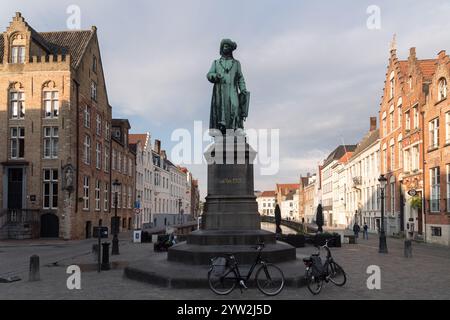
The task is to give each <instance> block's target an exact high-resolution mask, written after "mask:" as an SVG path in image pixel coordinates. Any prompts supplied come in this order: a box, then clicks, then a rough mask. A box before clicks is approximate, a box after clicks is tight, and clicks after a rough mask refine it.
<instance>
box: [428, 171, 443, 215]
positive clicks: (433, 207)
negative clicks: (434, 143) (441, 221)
mask: <svg viewBox="0 0 450 320" xmlns="http://www.w3.org/2000/svg"><path fill="white" fill-rule="evenodd" d="M440 180H441V179H440V172H439V167H436V168H433V169H430V190H431V196H430V211H431V212H439V211H440V205H439V199H440V198H441V186H440V183H441V181H440Z"/></svg>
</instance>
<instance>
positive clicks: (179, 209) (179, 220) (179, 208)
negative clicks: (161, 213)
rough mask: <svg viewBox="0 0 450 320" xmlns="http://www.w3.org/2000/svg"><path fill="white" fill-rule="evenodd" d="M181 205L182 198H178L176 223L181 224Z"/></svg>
mask: <svg viewBox="0 0 450 320" xmlns="http://www.w3.org/2000/svg"><path fill="white" fill-rule="evenodd" d="M182 205H183V202H182V199H181V198H179V199H178V224H181V206H182Z"/></svg>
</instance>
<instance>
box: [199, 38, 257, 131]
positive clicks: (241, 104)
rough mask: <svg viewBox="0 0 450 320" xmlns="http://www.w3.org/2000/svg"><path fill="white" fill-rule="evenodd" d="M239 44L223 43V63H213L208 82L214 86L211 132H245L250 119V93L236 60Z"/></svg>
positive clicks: (221, 61)
mask: <svg viewBox="0 0 450 320" xmlns="http://www.w3.org/2000/svg"><path fill="white" fill-rule="evenodd" d="M236 48H237V44H236V43H235V42H233V41H231V40H230V39H224V40H222V42H221V43H220V55H221V57H220V59H218V60H215V61H214V62H213V63H212V66H211V69H210V70H209V72H208V74H207V78H208V80H209V81H210V82H211V83H214V89H213V95H212V101H211V116H210V123H209V128H210V129H216V130H220V132H221V133H222V134H225V132H226V130H239V129H242V130H243V129H244V121H245V119H246V118H247V116H248V106H249V100H250V93H249V92H248V91H247V89H246V87H245V80H244V76H243V74H242V69H241V64H240V62H239V61H238V60H236V59H234V57H233V51H234V50H236Z"/></svg>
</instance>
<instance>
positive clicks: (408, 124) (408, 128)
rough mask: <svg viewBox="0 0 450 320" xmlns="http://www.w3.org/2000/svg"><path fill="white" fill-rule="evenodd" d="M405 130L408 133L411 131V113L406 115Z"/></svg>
mask: <svg viewBox="0 0 450 320" xmlns="http://www.w3.org/2000/svg"><path fill="white" fill-rule="evenodd" d="M405 130H406V131H409V130H411V115H410V113H409V111H408V112H406V114H405Z"/></svg>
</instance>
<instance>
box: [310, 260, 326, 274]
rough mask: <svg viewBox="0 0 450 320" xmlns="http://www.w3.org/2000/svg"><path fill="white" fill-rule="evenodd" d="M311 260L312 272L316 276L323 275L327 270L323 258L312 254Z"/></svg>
mask: <svg viewBox="0 0 450 320" xmlns="http://www.w3.org/2000/svg"><path fill="white" fill-rule="evenodd" d="M311 261H312V273H313V275H314V276H315V277H318V276H321V275H322V274H323V273H324V272H325V270H324V266H323V264H322V259H320V257H319V256H312V257H311Z"/></svg>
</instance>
